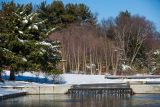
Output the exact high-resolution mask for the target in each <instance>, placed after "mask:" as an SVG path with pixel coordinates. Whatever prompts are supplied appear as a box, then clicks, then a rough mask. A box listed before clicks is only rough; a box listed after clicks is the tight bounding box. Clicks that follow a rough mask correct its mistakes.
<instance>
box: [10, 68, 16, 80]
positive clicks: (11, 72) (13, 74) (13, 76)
mask: <svg viewBox="0 0 160 107" xmlns="http://www.w3.org/2000/svg"><path fill="white" fill-rule="evenodd" d="M15 79H16V78H15V70H11V71H10V77H9V80H11V81H14V80H15Z"/></svg>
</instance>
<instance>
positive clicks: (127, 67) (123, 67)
mask: <svg viewBox="0 0 160 107" xmlns="http://www.w3.org/2000/svg"><path fill="white" fill-rule="evenodd" d="M121 66H122V70H123V71H126V70H128V69H131V67H130V66H128V65H124V64H122V65H121Z"/></svg>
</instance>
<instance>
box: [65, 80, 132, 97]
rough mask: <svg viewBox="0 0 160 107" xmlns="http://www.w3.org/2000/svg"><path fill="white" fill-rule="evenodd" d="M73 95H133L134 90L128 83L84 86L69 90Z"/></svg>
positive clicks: (76, 86)
mask: <svg viewBox="0 0 160 107" xmlns="http://www.w3.org/2000/svg"><path fill="white" fill-rule="evenodd" d="M67 94H71V95H77V96H80V95H115V96H122V95H132V94H133V92H132V89H131V88H130V86H129V85H128V84H126V83H112V84H111V83H110V84H109V83H108V84H82V85H74V86H73V87H72V88H71V89H69V90H68V93H67Z"/></svg>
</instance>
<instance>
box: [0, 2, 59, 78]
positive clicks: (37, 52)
mask: <svg viewBox="0 0 160 107" xmlns="http://www.w3.org/2000/svg"><path fill="white" fill-rule="evenodd" d="M6 8H7V9H6ZM8 10H11V11H8ZM7 12H8V13H7ZM38 15H39V14H38V13H36V12H32V6H31V4H28V5H26V6H18V7H16V5H15V4H14V3H13V2H10V3H8V4H7V3H4V4H3V8H2V17H3V18H4V21H5V23H6V24H5V26H4V28H3V29H1V31H2V33H1V34H0V35H1V39H2V38H3V39H4V37H5V39H4V40H3V41H4V42H3V43H4V44H3V45H2V46H1V47H0V49H1V52H2V54H3V53H4V54H3V55H2V58H3V57H4V59H5V60H4V61H5V63H4V62H2V64H1V65H8V66H10V67H11V74H10V80H15V72H16V71H18V70H43V71H46V72H49V71H52V72H53V71H54V70H56V63H57V62H58V61H60V59H61V56H60V52H59V48H60V46H59V45H60V43H59V42H54V41H45V40H46V38H47V37H48V35H49V34H50V33H51V32H52V31H53V30H54V28H52V29H50V30H47V29H46V26H45V23H46V20H42V19H40V18H39V17H38ZM53 73H54V72H53Z"/></svg>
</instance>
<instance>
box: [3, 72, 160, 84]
mask: <svg viewBox="0 0 160 107" xmlns="http://www.w3.org/2000/svg"><path fill="white" fill-rule="evenodd" d="M9 74H10V71H8V70H5V71H4V72H3V73H2V75H3V77H5V76H9ZM135 76H142V75H138V74H137V75H135ZM53 78H54V80H53ZM16 79H17V80H20V81H15V82H10V81H5V83H3V84H0V86H35V85H36V86H43V85H55V84H53V81H54V82H55V83H60V84H68V85H73V84H95V83H97V84H98V83H126V82H130V81H142V82H153V83H154V82H157V83H160V78H156V79H150V78H146V79H122V78H121V79H106V78H105V75H87V74H61V75H59V76H57V75H46V74H45V73H42V72H34V71H32V72H20V73H18V74H17V75H16ZM37 80H38V81H37ZM27 81H28V82H27Z"/></svg>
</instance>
